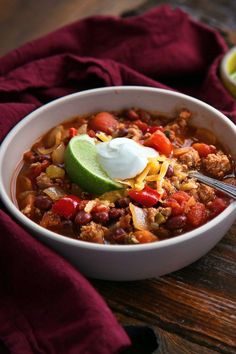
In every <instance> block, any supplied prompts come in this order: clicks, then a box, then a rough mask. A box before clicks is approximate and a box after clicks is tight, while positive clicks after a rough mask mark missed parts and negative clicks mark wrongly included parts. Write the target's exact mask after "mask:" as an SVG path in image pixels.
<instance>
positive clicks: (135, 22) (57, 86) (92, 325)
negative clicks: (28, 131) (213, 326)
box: [0, 6, 236, 354]
mask: <svg viewBox="0 0 236 354" xmlns="http://www.w3.org/2000/svg"><path fill="white" fill-rule="evenodd" d="M226 50H227V46H226V44H225V43H224V40H223V39H222V38H221V36H220V35H219V34H218V33H217V32H216V31H214V30H213V29H210V28H208V27H206V26H204V25H202V24H200V23H197V22H195V21H193V20H192V19H190V18H189V16H188V15H187V14H185V13H184V12H182V11H180V10H174V11H173V10H171V9H170V8H169V6H162V7H159V8H155V9H153V10H151V11H150V12H148V13H146V14H144V15H142V16H138V17H133V18H127V19H122V18H116V17H92V18H88V19H85V20H83V21H79V22H76V23H74V24H72V25H69V26H67V27H64V28H62V29H60V30H58V31H56V32H54V33H52V34H49V35H47V36H46V37H43V38H41V39H38V40H36V41H33V42H31V43H28V44H26V45H24V46H23V47H21V48H19V49H16V50H14V51H13V52H11V53H9V54H8V55H6V56H4V57H2V58H1V59H0V75H1V76H0V139H1V140H2V139H3V138H4V136H5V135H6V134H7V133H8V131H9V130H10V129H11V128H12V127H13V126H14V125H15V124H16V123H17V122H18V121H20V119H22V117H24V116H25V115H26V114H28V113H30V112H31V111H32V110H34V109H36V108H37V107H39V106H40V105H42V104H44V103H46V102H49V101H51V100H53V99H55V98H57V97H60V96H63V95H66V94H69V93H72V92H77V91H81V90H85V89H89V88H95V87H101V86H110V85H144V86H153V87H162V88H170V89H173V90H179V91H182V92H184V93H188V94H191V95H193V96H195V97H199V98H201V99H202V100H204V101H206V102H208V103H210V104H212V105H213V106H215V107H216V108H218V109H220V110H221V111H223V112H224V113H225V114H227V115H228V116H229V117H230V118H231V119H232V120H234V121H236V101H235V100H234V99H233V98H232V97H231V96H230V95H229V94H228V92H227V91H226V90H225V89H224V87H223V85H222V84H221V82H220V80H219V78H218V65H219V61H220V60H221V57H222V55H223V53H224V52H225V51H226ZM104 108H105V107H104ZM9 177H10V176H9ZM0 230H1V232H0V287H1V288H0V339H1V340H2V341H3V342H4V343H5V345H6V346H7V347H8V348H9V350H10V351H11V352H13V353H16V354H21V353H22V354H28V353H33V354H37V353H40V354H41V353H47V354H54V353H57V354H60V353H63V354H65V353H66V354H73V353H76V354H77V353H83V354H86V353H96V354H99V353H101V354H105V353H107V354H112V353H116V352H119V351H121V349H122V348H124V347H125V346H127V345H129V339H128V337H127V335H126V334H125V332H124V331H123V329H122V327H120V326H119V324H118V323H117V322H116V320H115V318H114V316H113V315H112V313H111V311H110V310H109V309H108V307H107V306H106V304H105V303H104V301H103V300H102V299H101V297H100V296H99V295H98V294H97V293H96V291H95V290H94V289H93V288H92V287H91V285H90V284H89V283H88V282H87V281H86V280H85V279H84V278H83V276H81V275H80V274H79V272H78V271H77V270H75V269H74V268H73V267H72V266H70V265H69V264H68V263H67V262H66V261H65V260H63V259H62V258H61V257H60V256H58V255H57V254H56V253H54V252H53V251H51V250H49V249H48V248H47V247H46V246H44V245H42V244H40V243H39V242H38V241H37V240H36V239H34V238H33V237H32V236H31V235H29V233H28V232H27V231H25V230H23V228H22V227H21V226H19V225H17V224H16V222H15V221H14V220H12V219H11V217H10V216H9V215H7V212H6V211H3V210H2V211H1V213H0Z"/></svg>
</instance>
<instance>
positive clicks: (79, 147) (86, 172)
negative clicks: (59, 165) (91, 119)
mask: <svg viewBox="0 0 236 354" xmlns="http://www.w3.org/2000/svg"><path fill="white" fill-rule="evenodd" d="M65 167H66V172H67V174H68V175H69V177H70V179H71V180H72V181H73V182H74V183H76V184H78V185H79V186H81V187H82V188H83V189H85V190H86V191H88V192H90V193H94V194H102V193H105V192H108V191H111V190H115V189H120V188H122V185H121V184H120V183H117V182H115V181H114V180H112V179H111V178H110V177H109V176H108V175H107V174H106V172H105V171H104V170H103V169H102V167H101V166H100V165H99V162H98V159H97V150H96V146H95V142H94V140H93V139H92V138H90V137H89V136H88V135H87V134H83V135H79V136H75V137H74V138H72V139H71V140H70V142H69V144H68V146H67V148H66V152H65Z"/></svg>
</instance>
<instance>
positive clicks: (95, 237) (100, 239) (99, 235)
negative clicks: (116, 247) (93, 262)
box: [79, 221, 108, 243]
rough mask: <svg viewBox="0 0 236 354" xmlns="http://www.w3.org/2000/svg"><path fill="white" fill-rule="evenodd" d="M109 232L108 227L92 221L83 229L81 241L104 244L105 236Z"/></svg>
mask: <svg viewBox="0 0 236 354" xmlns="http://www.w3.org/2000/svg"><path fill="white" fill-rule="evenodd" d="M107 230H108V229H107V228H106V227H104V226H102V225H100V224H96V223H95V222H93V221H91V222H90V223H89V224H87V225H84V226H82V227H81V230H80V235H79V240H83V241H88V242H95V243H104V234H105V232H106V231H107Z"/></svg>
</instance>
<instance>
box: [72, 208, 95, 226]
mask: <svg viewBox="0 0 236 354" xmlns="http://www.w3.org/2000/svg"><path fill="white" fill-rule="evenodd" d="M91 220H92V215H91V214H90V213H86V212H85V211H84V210H81V211H79V212H78V213H77V215H76V217H75V223H76V224H77V225H79V226H80V225H85V224H87V223H88V222H90V221H91Z"/></svg>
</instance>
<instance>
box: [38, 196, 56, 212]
mask: <svg viewBox="0 0 236 354" xmlns="http://www.w3.org/2000/svg"><path fill="white" fill-rule="evenodd" d="M34 206H35V207H36V208H38V209H40V210H49V209H50V208H51V206H52V201H51V200H50V199H48V198H47V197H44V196H42V195H38V196H37V197H35V201H34Z"/></svg>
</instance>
